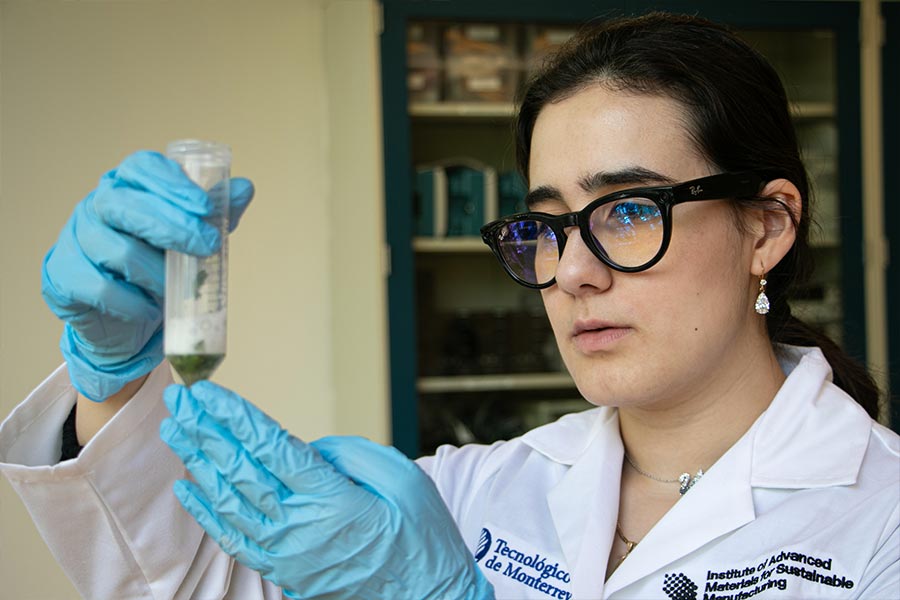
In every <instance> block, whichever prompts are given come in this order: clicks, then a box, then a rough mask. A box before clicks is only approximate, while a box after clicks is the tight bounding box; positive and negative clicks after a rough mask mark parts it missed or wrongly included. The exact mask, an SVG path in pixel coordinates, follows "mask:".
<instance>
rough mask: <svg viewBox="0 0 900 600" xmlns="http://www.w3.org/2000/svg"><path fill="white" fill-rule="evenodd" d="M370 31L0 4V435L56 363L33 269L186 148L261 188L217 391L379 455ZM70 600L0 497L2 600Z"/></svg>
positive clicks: (103, 5)
mask: <svg viewBox="0 0 900 600" xmlns="http://www.w3.org/2000/svg"><path fill="white" fill-rule="evenodd" d="M376 16H377V12H376V2H375V0H280V1H279V0H253V1H251V0H243V1H240V0H219V1H200V0H179V1H178V2H168V1H163V0H138V1H129V2H124V1H113V0H95V1H92V2H71V1H66V0H37V1H33V2H29V1H26V0H6V1H0V417H2V416H5V415H6V414H8V413H9V412H10V410H12V408H13V407H14V406H15V405H16V404H17V403H18V402H19V401H20V400H21V399H22V398H23V397H24V396H25V395H26V394H27V393H28V391H29V390H31V389H32V388H33V387H34V386H35V385H36V384H37V383H38V382H39V381H40V380H41V379H42V378H43V377H44V376H45V375H46V374H48V373H49V371H50V370H51V369H53V368H54V367H55V366H56V365H57V364H58V363H59V362H60V357H59V352H58V350H57V340H58V337H59V333H60V324H59V322H58V321H56V320H55V318H54V317H53V316H52V315H51V314H50V313H49V311H48V310H47V309H46V308H45V306H44V304H43V302H42V300H41V297H40V289H39V277H40V262H41V258H42V256H43V254H44V253H45V252H46V250H47V248H48V247H49V246H50V245H51V244H52V243H53V241H54V240H55V238H56V235H57V232H58V230H59V228H60V227H61V226H62V224H63V223H64V221H65V220H66V218H67V216H68V214H69V213H70V211H71V210H72V208H73V206H74V205H75V203H76V202H78V200H80V199H81V198H82V197H83V196H84V195H85V194H86V193H87V192H88V191H89V190H90V189H91V188H92V187H93V186H94V184H95V183H96V180H97V178H98V177H99V176H100V175H101V174H102V173H103V172H104V171H106V170H108V169H110V168H112V167H114V166H115V165H116V164H117V163H118V162H119V161H120V160H121V159H122V158H123V157H124V156H126V155H127V154H128V153H130V152H132V151H133V150H136V149H139V148H151V149H161V148H163V147H164V146H165V144H166V142H167V141H169V140H172V139H176V138H182V137H201V138H212V139H216V140H221V141H224V142H227V143H229V144H231V146H232V148H233V151H234V167H233V172H234V173H235V174H240V175H245V176H248V177H250V178H252V179H253V180H254V182H255V183H256V185H257V197H256V200H255V201H254V204H253V205H252V206H251V208H250V210H249V211H248V213H247V214H246V216H245V219H244V221H243V222H242V224H241V227H240V228H239V229H238V231H237V232H236V233H235V236H234V237H233V239H232V243H231V262H230V291H229V294H230V299H229V349H228V358H227V359H226V362H225V364H224V365H223V367H222V368H221V370H220V371H219V372H218V373H217V375H216V377H215V379H216V380H217V381H219V382H220V383H222V384H225V385H227V386H229V387H232V388H233V389H235V390H236V391H238V392H240V393H241V394H243V395H245V396H246V397H248V398H250V399H251V400H253V401H254V402H256V403H257V404H259V405H260V406H261V407H263V409H264V410H266V411H268V412H269V413H271V414H272V415H274V416H275V417H276V418H278V419H279V420H281V421H282V422H283V423H284V424H285V425H286V426H287V427H288V428H289V429H291V430H292V431H294V432H296V433H297V434H298V435H301V436H304V437H318V436H320V435H324V434H328V433H361V434H363V435H367V436H369V437H372V438H374V439H376V440H379V441H387V440H388V438H389V423H388V401H387V375H386V363H387V358H386V352H385V349H386V341H385V335H386V333H385V332H386V326H385V314H386V312H385V286H384V276H383V268H384V267H383V265H382V256H383V251H382V248H383V241H382V238H383V231H384V224H383V198H382V194H383V193H382V189H383V186H382V165H381V156H380V152H381V132H380V109H379V105H378V99H379V97H380V93H379V89H378V81H379V75H378V57H377V39H378V38H377V31H376V27H377V19H376ZM351 211H352V218H348V217H349V215H350V213H351ZM60 507H61V510H65V501H64V500H63V501H61V503H60ZM75 597H77V596H76V594H75V593H74V591H72V588H71V586H70V585H69V584H68V582H66V581H65V579H64V577H63V576H62V574H61V573H60V571H59V569H58V568H57V567H56V566H55V564H54V563H53V561H52V558H51V556H50V554H49V552H48V551H47V550H46V548H45V546H44V544H43V542H42V541H41V540H40V538H39V537H38V536H37V534H36V532H35V530H34V527H33V525H32V524H31V522H30V520H29V519H28V516H27V514H26V513H25V510H24V508H23V507H22V505H21V503H20V502H19V500H18V497H17V496H16V495H15V494H14V493H13V492H12V490H11V488H10V487H9V485H8V484H7V483H6V481H5V480H2V481H0V598H15V599H16V600H25V599H29V598H34V599H40V600H48V599H53V600H56V599H68V598H75Z"/></svg>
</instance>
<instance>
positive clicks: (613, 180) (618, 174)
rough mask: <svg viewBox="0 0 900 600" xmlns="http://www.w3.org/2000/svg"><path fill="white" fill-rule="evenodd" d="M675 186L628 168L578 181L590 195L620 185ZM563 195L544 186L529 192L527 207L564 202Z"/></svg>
mask: <svg viewBox="0 0 900 600" xmlns="http://www.w3.org/2000/svg"><path fill="white" fill-rule="evenodd" d="M651 183H653V184H663V185H673V184H675V183H678V182H677V181H676V180H674V179H672V178H671V177H669V176H668V175H663V174H662V173H657V172H656V171H653V170H651V169H645V168H644V167H626V168H624V169H619V170H618V171H597V172H596V173H592V174H590V175H585V176H584V177H582V178H581V179H579V180H578V186H579V187H580V188H581V189H583V190H584V191H585V192H587V193H589V194H598V195H599V194H600V190H602V189H603V188H604V187H610V186H619V185H634V186H644V185H647V184H651ZM562 199H563V195H562V193H561V192H560V191H559V190H558V189H557V188H555V187H553V186H551V185H542V186H539V187H536V188H534V189H533V190H531V191H529V192H528V194H527V195H526V196H525V205H526V206H527V207H528V210H531V209H532V208H533V207H534V205H536V204H538V203H540V202H542V201H544V200H562Z"/></svg>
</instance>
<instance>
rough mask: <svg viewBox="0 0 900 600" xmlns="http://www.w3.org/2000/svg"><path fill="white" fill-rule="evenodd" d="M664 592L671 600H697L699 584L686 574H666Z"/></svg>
mask: <svg viewBox="0 0 900 600" xmlns="http://www.w3.org/2000/svg"><path fill="white" fill-rule="evenodd" d="M663 592H665V593H666V595H667V596H668V597H669V600H697V584H696V583H694V582H693V581H691V580H690V578H689V577H688V576H687V575H685V574H684V573H666V579H665V582H664V583H663Z"/></svg>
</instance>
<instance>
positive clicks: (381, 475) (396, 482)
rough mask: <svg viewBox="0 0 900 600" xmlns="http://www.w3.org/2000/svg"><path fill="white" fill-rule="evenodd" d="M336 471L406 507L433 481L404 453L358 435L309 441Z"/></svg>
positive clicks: (376, 493) (378, 494)
mask: <svg viewBox="0 0 900 600" xmlns="http://www.w3.org/2000/svg"><path fill="white" fill-rule="evenodd" d="M309 445H310V446H312V447H313V448H315V449H316V450H318V452H319V455H321V457H322V458H323V459H325V460H326V461H328V462H329V463H331V466H332V467H334V469H335V470H336V471H338V472H339V473H342V474H343V475H345V476H346V477H348V478H350V479H351V480H353V482H354V483H356V484H357V485H360V486H362V487H363V488H365V489H366V490H367V491H369V492H371V493H373V494H375V495H377V496H379V497H382V498H387V499H388V500H390V501H391V502H393V503H395V504H405V501H404V500H406V499H407V498H409V495H410V494H412V495H413V496H416V495H418V494H421V492H422V486H423V485H433V483H432V481H431V479H430V478H429V477H428V476H427V475H425V473H424V472H423V471H422V470H421V469H420V468H419V466H418V465H417V464H416V463H414V462H413V461H411V460H409V459H408V458H407V457H406V456H405V455H403V453H402V452H400V451H399V450H397V449H396V448H393V447H390V446H382V445H381V444H376V443H375V442H373V441H371V440H367V439H365V438H362V437H356V436H330V437H324V438H322V439H319V440H316V441H314V442H310V444H309Z"/></svg>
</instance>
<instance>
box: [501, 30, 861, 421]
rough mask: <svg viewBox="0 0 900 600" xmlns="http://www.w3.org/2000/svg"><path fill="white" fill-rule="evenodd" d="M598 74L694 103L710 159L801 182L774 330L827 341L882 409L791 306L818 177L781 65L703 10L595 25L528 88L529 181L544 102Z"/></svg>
mask: <svg viewBox="0 0 900 600" xmlns="http://www.w3.org/2000/svg"><path fill="white" fill-rule="evenodd" d="M596 83H603V84H604V85H606V86H608V87H610V88H611V89H615V90H621V91H627V92H632V93H642V94H652V95H660V96H667V97H670V98H672V99H674V100H676V101H677V102H679V103H680V104H681V105H682V106H683V107H685V109H686V110H685V113H686V116H687V119H688V135H689V136H690V138H691V140H692V141H693V143H694V145H695V146H696V148H697V150H698V151H699V153H700V155H701V156H702V157H704V158H705V159H706V160H707V161H708V162H709V163H710V164H711V165H714V166H715V167H716V168H718V169H721V170H722V171H762V172H764V173H766V174H767V176H769V177H770V178H771V179H776V178H784V179H787V180H789V181H791V182H792V183H793V184H794V185H795V186H797V189H798V190H799V191H800V194H801V197H802V209H801V214H800V215H794V216H793V218H794V223H795V226H796V229H797V239H796V242H795V243H794V245H793V247H792V248H791V250H790V251H789V252H788V254H787V255H786V256H785V257H784V258H783V259H782V260H781V262H779V263H778V265H776V266H775V267H774V268H772V270H771V271H770V272H769V273H767V275H766V280H767V282H768V285H767V288H766V294H767V295H768V297H769V300H770V302H771V309H770V312H769V314H768V315H767V316H766V326H767V330H768V333H769V338H770V340H771V341H772V342H773V343H783V344H792V345H798V346H818V347H819V348H821V349H822V352H823V353H824V354H825V357H826V359H827V360H828V362H829V363H830V364H831V367H832V370H833V372H834V382H835V383H836V384H837V385H838V386H840V387H841V388H842V389H844V390H845V391H846V392H847V393H848V394H850V395H851V396H852V397H853V398H855V399H856V401H857V402H858V403H859V404H860V405H861V406H862V407H863V408H864V409H865V410H866V412H868V413H869V415H871V416H872V417H873V418H875V417H877V414H878V387H877V386H876V384H875V382H874V381H873V380H872V377H871V376H870V375H869V373H868V372H867V371H866V369H865V367H863V366H862V365H861V364H860V363H859V362H857V361H856V360H854V359H853V358H851V357H850V356H848V355H847V354H846V353H845V352H844V351H843V350H841V349H840V348H839V347H838V345H837V344H835V343H834V342H833V341H832V340H831V339H830V338H828V336H826V335H824V334H823V333H821V332H819V331H817V330H815V329H814V328H812V327H810V326H809V325H807V324H805V323H803V322H802V321H800V320H799V319H797V318H796V317H794V316H793V315H791V310H790V307H789V305H788V298H790V297H791V293H792V291H793V290H794V289H795V288H796V286H797V285H798V284H802V283H805V282H806V280H807V279H808V277H809V275H810V273H811V271H812V259H811V256H810V247H809V228H810V211H809V206H810V186H809V179H808V177H807V173H806V168H805V167H804V165H803V162H802V160H801V158H800V149H799V144H798V143H797V135H796V132H795V131H794V125H793V122H792V120H791V114H790V109H789V105H788V99H787V94H786V93H785V90H784V86H783V85H782V82H781V79H780V78H779V77H778V74H777V73H776V72H775V69H774V68H773V67H772V66H771V65H770V64H769V63H768V61H766V59H765V58H763V57H762V55H760V54H759V53H758V52H756V51H755V50H754V49H752V48H751V47H750V46H748V45H747V44H746V43H745V42H743V41H742V40H741V39H740V38H738V37H737V36H736V35H734V34H733V33H732V32H731V31H730V30H728V29H727V28H725V27H723V26H721V25H718V24H715V23H712V22H710V21H707V20H705V19H701V18H698V17H691V16H683V15H673V14H667V13H658V12H655V13H650V14H647V15H644V16H641V17H634V18H620V19H611V20H607V21H604V22H600V23H597V24H593V25H590V26H587V27H585V28H584V29H582V30H581V31H580V32H579V33H578V34H577V35H576V36H575V37H574V38H573V39H572V40H570V41H569V42H568V43H567V44H566V45H564V46H563V47H562V48H561V49H560V50H559V51H558V52H557V53H556V54H555V55H554V56H553V57H552V58H550V59H549V60H548V62H547V63H546V64H545V65H544V67H543V69H542V70H541V71H540V72H539V73H538V74H537V75H536V76H535V77H534V78H533V79H532V80H531V81H530V82H529V84H528V86H527V87H526V89H525V90H524V92H523V94H522V96H521V99H520V108H519V112H518V117H517V120H516V161H517V164H518V167H519V171H520V172H521V174H522V176H523V177H524V178H525V180H526V181H527V180H528V163H529V158H530V153H531V134H532V131H533V130H534V124H535V121H536V120H537V117H538V114H539V113H540V111H541V110H542V109H543V108H544V106H545V105H547V104H548V103H551V102H554V101H557V100H560V99H562V98H565V97H567V96H570V95H572V94H575V93H576V92H578V91H580V90H582V89H584V88H585V87H588V86H590V85H592V84H596Z"/></svg>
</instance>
